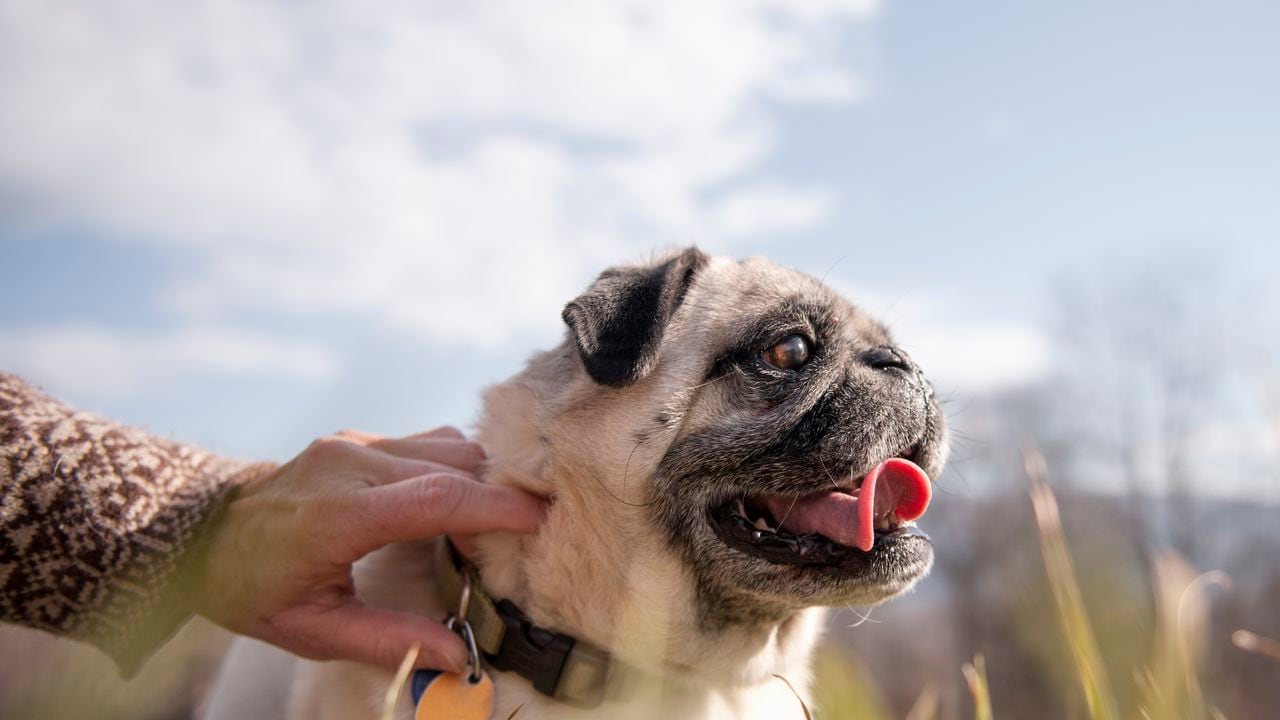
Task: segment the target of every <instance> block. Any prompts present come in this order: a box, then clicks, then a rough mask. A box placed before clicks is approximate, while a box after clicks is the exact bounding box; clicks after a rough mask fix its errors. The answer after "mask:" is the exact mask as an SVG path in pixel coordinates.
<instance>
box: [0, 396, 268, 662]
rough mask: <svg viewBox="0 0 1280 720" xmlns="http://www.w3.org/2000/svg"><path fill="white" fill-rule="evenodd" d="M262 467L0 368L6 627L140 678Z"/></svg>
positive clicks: (1, 608) (183, 615)
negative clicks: (93, 653)
mask: <svg viewBox="0 0 1280 720" xmlns="http://www.w3.org/2000/svg"><path fill="white" fill-rule="evenodd" d="M266 469H267V467H264V466H263V465H247V464H245V463H241V462H235V461H230V460H226V459H223V458H219V457H215V456H214V455H211V454H209V453H207V452H203V451H201V450H197V449H194V448H192V447H189V446H187V445H182V444H180V443H176V442H171V441H168V440H163V439H160V438H156V437H153V436H151V435H149V434H147V433H146V432H143V431H141V430H138V429H135V428H129V427H123V426H121V425H118V424H116V423H112V422H110V421H107V420H104V419H101V418H98V417H95V416H93V415H89V414H87V413H81V412H76V411H74V410H72V409H70V408H68V407H66V406H64V405H61V404H59V403H58V402H57V401H55V400H52V399H50V398H49V397H47V396H45V395H43V394H41V393H39V392H37V391H36V390H34V389H33V388H31V387H30V386H28V385H26V384H24V383H23V382H22V381H21V380H19V379H18V378H16V377H14V376H12V375H6V374H4V373H0V621H4V622H11V623H18V624H21V625H27V626H29V627H34V628H39V629H41V630H47V631H49V632H52V633H56V634H58V635H64V636H67V637H72V638H76V639H80V640H86V641H88V642H91V643H93V644H95V645H97V646H98V647H99V648H101V649H102V650H104V651H105V652H106V653H107V654H108V655H110V656H111V657H112V658H113V659H114V660H115V661H116V663H117V665H118V666H119V667H120V669H121V672H122V673H123V674H125V675H126V676H128V675H132V674H134V673H135V672H136V671H137V669H138V668H139V667H140V666H141V664H142V662H143V661H144V660H145V659H146V657H147V656H148V655H149V654H150V653H151V652H152V651H153V650H154V649H156V648H157V647H158V646H159V645H161V644H162V643H163V642H164V641H165V640H167V639H168V638H169V636H170V635H172V634H173V633H174V632H175V631H176V630H177V629H178V628H179V627H180V626H181V625H182V624H183V623H184V622H185V621H186V619H187V618H188V617H189V616H190V608H189V607H188V603H186V602H184V601H183V600H182V598H184V597H189V596H190V594H189V593H190V588H189V583H187V582H186V575H187V574H188V573H189V571H190V569H191V567H193V566H194V565H196V564H198V562H199V546H200V538H201V536H202V533H203V532H204V531H206V530H207V529H208V528H209V527H210V526H211V525H212V524H214V523H216V522H217V517H218V515H219V512H220V509H221V507H222V506H223V505H224V504H225V502H226V500H227V499H228V497H229V496H230V494H231V493H232V492H234V488H235V487H236V485H237V483H238V482H239V481H240V480H243V479H244V478H245V477H247V476H249V475H253V474H256V473H260V472H263V471H264V470H266ZM184 586H186V587H184Z"/></svg>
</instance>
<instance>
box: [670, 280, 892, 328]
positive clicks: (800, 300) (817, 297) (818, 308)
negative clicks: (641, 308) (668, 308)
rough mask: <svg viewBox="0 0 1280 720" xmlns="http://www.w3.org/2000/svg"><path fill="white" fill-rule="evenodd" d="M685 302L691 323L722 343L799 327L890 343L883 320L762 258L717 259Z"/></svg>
mask: <svg viewBox="0 0 1280 720" xmlns="http://www.w3.org/2000/svg"><path fill="white" fill-rule="evenodd" d="M686 302H687V303H688V304H689V306H690V307H689V311H688V312H687V313H686V314H685V318H686V322H687V323H688V324H689V325H691V326H693V328H695V329H696V331H697V332H700V333H703V334H704V336H705V337H706V338H707V339H708V340H709V341H714V342H715V343H716V344H718V345H720V346H722V347H734V346H740V345H746V344H750V343H752V342H755V341H759V340H762V339H767V338H770V337H778V336H781V335H783V334H785V333H787V332H794V331H803V332H806V333H807V334H809V335H811V336H816V337H827V338H832V339H834V338H837V337H838V338H843V339H845V340H849V341H852V342H854V343H856V344H860V345H884V344H888V343H890V342H891V339H890V336H889V332H888V330H887V329H886V328H885V327H884V326H883V325H881V324H880V323H879V322H877V321H876V320H874V319H873V318H871V317H870V316H869V315H867V314H866V313H865V312H863V311H862V310H860V309H859V308H858V307H857V306H855V305H853V304H852V303H850V302H849V301H848V300H846V299H845V298H844V297H842V296H841V295H839V294H838V293H836V292H835V291H833V290H832V289H831V288H829V287H827V286H826V285H824V284H823V283H822V282H821V281H820V280H818V279H817V278H815V277H813V276H811V275H806V274H804V273H801V272H797V271H795V270H791V269H789V268H784V267H781V266H778V265H775V264H773V263H771V262H769V261H768V260H764V259H762V258H748V259H746V260H740V261H734V260H730V259H724V258H716V259H714V260H712V261H711V262H710V263H709V264H708V266H707V267H706V268H705V269H704V270H703V272H702V273H701V274H700V275H699V276H698V282H697V284H696V285H695V286H694V288H693V289H692V290H691V292H690V293H689V296H688V299H687V300H686Z"/></svg>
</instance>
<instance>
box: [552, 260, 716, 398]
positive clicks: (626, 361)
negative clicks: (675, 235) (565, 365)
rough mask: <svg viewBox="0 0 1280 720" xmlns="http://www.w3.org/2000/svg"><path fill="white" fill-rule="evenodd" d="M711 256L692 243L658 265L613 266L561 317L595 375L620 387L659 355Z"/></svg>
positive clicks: (642, 373) (646, 370) (649, 366)
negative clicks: (674, 318)
mask: <svg viewBox="0 0 1280 720" xmlns="http://www.w3.org/2000/svg"><path fill="white" fill-rule="evenodd" d="M708 259H709V257H708V256H707V254H706V253H704V252H702V251H701V250H698V249H697V248H689V249H687V250H685V251H683V252H681V253H680V254H679V255H675V256H674V257H671V258H669V259H667V260H664V261H662V262H660V263H657V264H655V265H647V266H640V267H616V268H609V269H608V270H605V271H604V272H603V273H600V277H598V278H596V281H595V282H594V283H592V284H591V287H589V288H587V291H586V292H585V293H583V294H582V295H581V296H579V297H578V298H577V299H576V300H574V301H573V302H571V303H569V304H568V305H566V306H565V308H564V312H563V313H561V315H560V317H562V318H564V322H565V324H566V325H568V326H569V332H570V334H572V335H573V339H574V342H575V343H576V344H577V346H578V353H579V354H580V355H581V356H582V364H583V366H584V367H585V368H586V370H587V374H588V375H590V376H591V379H592V380H595V381H596V382H598V383H600V384H601V385H612V386H614V387H622V386H624V385H630V384H631V383H634V382H636V381H637V380H640V379H641V378H643V377H644V376H645V375H648V374H649V371H650V370H652V369H653V364H654V363H655V362H656V361H657V359H658V347H659V345H661V343H662V334H663V333H664V332H665V331H666V329H667V323H668V322H669V321H670V320H671V316H672V315H674V314H675V312H676V309H677V308H679V307H680V303H681V302H682V301H683V300H684V294H685V291H687V290H688V289H689V285H690V284H691V283H692V282H693V278H694V276H695V275H696V274H697V273H698V271H699V270H701V269H702V267H703V266H704V265H706V264H707V260H708Z"/></svg>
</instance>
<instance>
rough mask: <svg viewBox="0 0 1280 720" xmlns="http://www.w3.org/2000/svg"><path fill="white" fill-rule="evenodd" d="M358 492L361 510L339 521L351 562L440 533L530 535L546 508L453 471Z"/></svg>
mask: <svg viewBox="0 0 1280 720" xmlns="http://www.w3.org/2000/svg"><path fill="white" fill-rule="evenodd" d="M358 496H359V497H360V498H361V499H360V502H361V504H362V505H363V507H362V508H360V510H361V511H360V512H351V513H346V514H345V515H344V516H343V519H342V522H343V523H344V525H345V526H346V527H345V528H344V531H343V533H342V536H343V537H345V538H346V540H347V542H348V543H349V547H350V548H351V552H352V553H353V557H351V558H350V559H351V560H352V561H354V560H356V559H359V558H361V557H363V556H364V555H366V554H368V553H370V552H372V551H373V550H376V549H378V548H380V547H382V546H383V545H387V544H389V543H393V542H397V541H402V540H416V539H421V538H428V537H434V536H436V535H443V534H445V533H457V534H468V533H479V532H493V531H500V530H502V531H507V532H518V533H531V532H534V531H536V530H537V529H538V526H539V525H540V524H541V523H542V520H543V517H544V515H545V512H546V508H545V504H544V503H543V502H542V501H541V500H540V499H538V498H536V497H534V496H533V495H530V494H528V493H526V492H523V491H520V490H516V489H514V488H508V487H500V486H497V485H486V484H484V483H480V482H476V481H475V480H471V479H469V478H467V477H465V476H462V475H456V474H434V475H427V476H424V477H418V478H413V479H411V480H405V481H403V482H398V483H393V484H390V485H383V486H378V487H372V488H368V489H365V490H362V491H360V492H359V493H358Z"/></svg>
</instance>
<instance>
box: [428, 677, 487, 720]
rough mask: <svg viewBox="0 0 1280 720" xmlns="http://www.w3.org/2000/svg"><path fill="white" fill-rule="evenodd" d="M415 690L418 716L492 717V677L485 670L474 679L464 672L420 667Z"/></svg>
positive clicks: (441, 719) (442, 719) (443, 719)
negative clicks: (449, 671)
mask: <svg viewBox="0 0 1280 720" xmlns="http://www.w3.org/2000/svg"><path fill="white" fill-rule="evenodd" d="M412 692H413V699H414V702H415V703H417V710H416V711H415V712H414V716H413V717H414V719H415V720H489V715H490V714H491V713H492V712H493V680H491V679H490V678H489V673H486V672H484V671H481V672H480V679H479V680H477V681H475V682H472V681H471V679H470V677H469V676H468V675H467V674H465V673H448V672H439V671H437V670H419V671H417V672H415V673H414V674H413V682H412Z"/></svg>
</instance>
